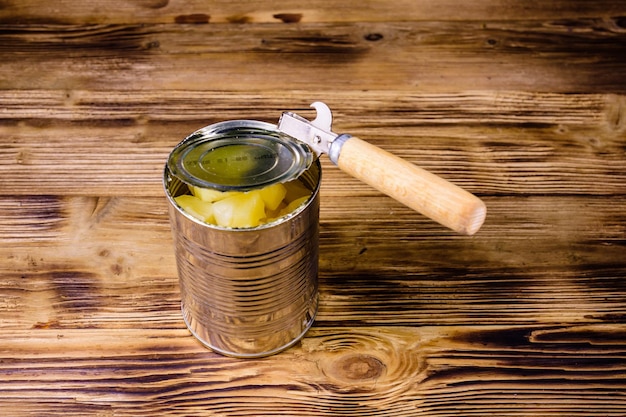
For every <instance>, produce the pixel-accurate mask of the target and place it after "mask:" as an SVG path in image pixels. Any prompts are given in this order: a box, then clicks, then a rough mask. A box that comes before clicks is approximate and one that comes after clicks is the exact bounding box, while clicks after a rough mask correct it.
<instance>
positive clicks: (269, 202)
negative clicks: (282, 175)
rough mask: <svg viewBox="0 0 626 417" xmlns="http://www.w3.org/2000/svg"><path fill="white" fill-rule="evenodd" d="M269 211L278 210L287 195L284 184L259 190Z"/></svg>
mask: <svg viewBox="0 0 626 417" xmlns="http://www.w3.org/2000/svg"><path fill="white" fill-rule="evenodd" d="M259 193H260V194H261V198H262V199H263V202H264V203H265V208H266V209H267V210H276V208H277V207H278V206H279V205H280V203H281V202H282V201H283V199H284V198H285V195H286V194H287V189H286V188H285V186H284V185H283V184H272V185H268V186H267V187H265V188H262V189H260V190H259Z"/></svg>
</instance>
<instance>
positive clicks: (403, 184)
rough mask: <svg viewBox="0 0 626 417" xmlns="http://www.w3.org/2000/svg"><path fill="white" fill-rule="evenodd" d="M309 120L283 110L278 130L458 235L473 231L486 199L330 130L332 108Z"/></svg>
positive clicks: (319, 105) (317, 106) (484, 211)
mask: <svg viewBox="0 0 626 417" xmlns="http://www.w3.org/2000/svg"><path fill="white" fill-rule="evenodd" d="M311 107H313V108H315V110H316V111H317V116H316V118H315V119H314V120H312V121H309V120H307V119H305V118H303V117H301V116H299V115H297V114H295V113H292V112H284V113H283V114H282V115H281V117H280V120H279V121H278V130H279V131H281V132H283V133H285V134H286V135H288V136H291V137H293V138H295V139H296V140H299V141H301V142H304V143H306V144H307V145H309V147H310V148H311V149H312V150H313V152H314V153H315V154H316V155H317V157H319V156H320V155H321V154H322V153H326V154H328V156H329V158H330V160H331V161H332V162H333V163H334V164H335V165H337V166H338V167H339V168H340V169H341V170H343V171H344V172H346V173H348V174H349V175H351V176H353V177H355V178H358V179H359V180H361V181H363V182H365V183H367V184H369V185H370V186H372V187H374V188H376V189H377V190H379V191H381V192H383V193H385V194H387V195H388V196H390V197H392V198H394V199H396V200H397V201H399V202H401V203H403V204H405V205H406V206H408V207H410V208H412V209H413V210H416V211H418V212H419V213H421V214H423V215H425V216H426V217H428V218H430V219H432V220H434V221H436V222H438V223H440V224H442V225H443V226H446V227H448V228H450V229H452V230H454V231H456V232H458V233H461V234H465V235H473V234H474V233H476V232H477V231H478V230H479V229H480V227H481V226H482V224H483V222H484V221H485V217H486V214H487V208H486V206H485V203H484V202H483V201H482V200H481V199H479V198H478V197H476V196H475V195H473V194H471V193H469V192H468V191H466V190H464V189H462V188H460V187H459V186H457V185H455V184H452V183H451V182H449V181H447V180H445V179H443V178H441V177H439V176H437V175H435V174H433V173H430V172H428V171H426V170H424V169H422V168H420V167H418V166H416V165H414V164H412V163H410V162H408V161H406V160H404V159H402V158H399V157H397V156H395V155H393V154H391V153H389V152H387V151H385V150H383V149H381V148H379V147H377V146H374V145H372V144H370V143H368V142H366V141H364V140H362V139H359V138H357V137H355V136H351V135H348V134H337V133H333V132H332V130H331V126H332V112H331V110H330V108H329V107H328V106H327V105H326V104H325V103H322V102H319V101H317V102H314V103H313V104H311Z"/></svg>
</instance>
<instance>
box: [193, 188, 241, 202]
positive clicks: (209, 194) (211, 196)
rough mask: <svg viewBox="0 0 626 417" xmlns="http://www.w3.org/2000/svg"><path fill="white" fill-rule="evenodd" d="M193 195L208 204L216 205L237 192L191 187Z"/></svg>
mask: <svg viewBox="0 0 626 417" xmlns="http://www.w3.org/2000/svg"><path fill="white" fill-rule="evenodd" d="M189 188H190V189H191V193H192V194H193V195H194V196H196V197H198V198H199V199H201V200H202V201H206V202H207V203H214V202H216V201H219V200H223V199H225V198H227V197H231V196H232V195H233V194H237V191H219V190H215V189H212V188H202V187H194V186H193V185H190V186H189Z"/></svg>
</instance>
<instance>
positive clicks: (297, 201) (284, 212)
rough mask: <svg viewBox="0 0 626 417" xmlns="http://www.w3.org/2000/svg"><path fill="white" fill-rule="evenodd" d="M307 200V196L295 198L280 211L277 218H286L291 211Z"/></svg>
mask: <svg viewBox="0 0 626 417" xmlns="http://www.w3.org/2000/svg"><path fill="white" fill-rule="evenodd" d="M308 199H309V196H308V195H306V196H304V197H300V198H296V199H295V200H293V201H292V202H291V203H289V204H287V207H285V208H284V209H282V210H281V211H280V213H279V217H282V216H286V215H287V214H289V213H291V212H292V211H294V210H295V209H297V208H298V207H300V206H301V205H302V204H304V203H305V202H306V201H307V200H308Z"/></svg>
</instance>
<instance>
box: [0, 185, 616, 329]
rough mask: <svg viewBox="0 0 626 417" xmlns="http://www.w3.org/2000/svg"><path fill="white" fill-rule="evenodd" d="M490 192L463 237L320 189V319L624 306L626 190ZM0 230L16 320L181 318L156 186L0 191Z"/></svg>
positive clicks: (537, 318)
mask: <svg viewBox="0 0 626 417" xmlns="http://www.w3.org/2000/svg"><path fill="white" fill-rule="evenodd" d="M327 197H328V198H327ZM487 203H488V207H489V216H488V220H487V222H486V223H485V225H484V226H483V229H482V230H481V231H480V232H479V233H478V234H477V235H476V236H475V237H472V238H468V237H462V236H457V235H455V234H453V233H452V232H449V231H447V230H445V229H443V228H442V227H441V226H438V225H436V224H433V223H431V222H430V221H428V220H427V219H425V218H423V217H421V216H419V215H418V214H416V213H414V212H412V211H410V210H408V209H403V208H402V207H401V206H398V205H397V204H395V203H394V202H392V201H391V200H389V199H387V198H386V197H382V196H379V197H359V198H350V197H330V196H325V195H323V196H322V213H321V236H320V291H321V307H320V312H319V315H318V317H317V322H318V323H319V325H323V326H337V325H338V324H339V323H341V325H344V326H361V325H417V326H423V325H433V324H438V325H461V324H472V323H475V322H477V321H479V322H480V323H482V324H507V325H514V324H536V323H541V324H544V325H547V324H560V323H564V322H568V323H585V322H589V321H591V322H597V321H608V322H613V321H615V320H617V321H619V320H620V317H624V316H625V315H626V310H625V308H626V303H624V299H623V294H622V291H621V290H622V289H623V283H622V281H623V280H622V278H621V272H620V271H622V270H623V269H624V268H625V267H626V260H625V259H623V256H622V255H623V252H624V244H625V241H624V224H625V223H626V218H625V215H624V213H625V212H624V207H626V199H625V196H621V197H616V196H611V197H605V198H600V197H595V198H594V199H593V200H590V199H585V198H580V197H575V196H574V197H510V198H503V197H499V198H496V199H487ZM503 229H506V230H507V233H506V234H503V233H502V230H503ZM0 235H1V236H3V240H4V242H5V243H6V245H5V246H3V247H2V249H1V250H0V256H1V258H2V259H4V262H3V263H1V264H0V277H2V278H0V294H2V297H3V298H2V302H1V303H0V306H2V307H1V308H0V314H1V315H5V317H11V320H10V323H12V324H10V326H12V327H13V328H14V329H20V328H31V327H41V326H43V327H45V326H47V324H46V323H53V324H54V325H55V326H57V327H62V328H89V327H96V328H103V329H106V328H117V327H118V326H122V327H142V328H147V327H153V326H154V327H171V326H172V323H179V322H180V320H181V319H180V312H179V306H178V305H179V294H178V282H177V275H176V269H175V264H174V249H173V246H172V239H171V235H170V230H169V225H168V219H167V210H166V204H165V198H163V197H161V198H158V197H150V198H138V197H132V196H129V197H125V198H119V197H118V198H109V199H105V198H95V197H93V198H88V197H66V198H57V197H52V196H48V197H45V196H25V197H3V198H2V199H0ZM442 254H445V260H444V259H442V256H443V255H442ZM399 259H401V260H402V262H399ZM548 300H549V302H547V301H548ZM0 321H1V320H0ZM5 326H9V325H8V324H5Z"/></svg>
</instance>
